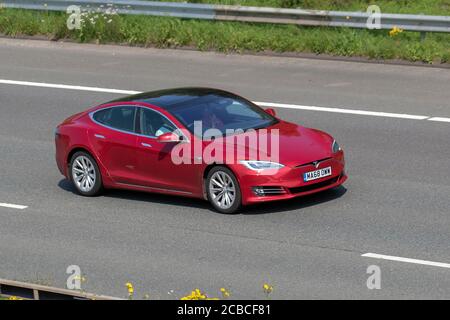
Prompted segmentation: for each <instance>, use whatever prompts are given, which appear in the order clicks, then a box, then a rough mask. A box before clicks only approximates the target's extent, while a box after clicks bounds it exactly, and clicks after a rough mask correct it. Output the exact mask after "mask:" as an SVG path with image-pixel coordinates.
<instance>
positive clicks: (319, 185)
mask: <svg viewBox="0 0 450 320" xmlns="http://www.w3.org/2000/svg"><path fill="white" fill-rule="evenodd" d="M339 178H340V176H339V177H335V178H331V179H328V180H325V181H322V182H318V183H314V184H310V185H307V186H301V187H295V188H290V189H289V191H290V192H291V193H293V194H295V193H303V192H308V191H313V190H316V189H320V188H325V187H326V186H330V185H332V184H335V183H336V182H338V180H339Z"/></svg>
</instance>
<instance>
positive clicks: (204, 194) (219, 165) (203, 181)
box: [202, 162, 241, 200]
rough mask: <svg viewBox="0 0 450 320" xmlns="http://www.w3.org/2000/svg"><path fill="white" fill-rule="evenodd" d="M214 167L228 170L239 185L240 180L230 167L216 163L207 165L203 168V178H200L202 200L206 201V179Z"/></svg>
mask: <svg viewBox="0 0 450 320" xmlns="http://www.w3.org/2000/svg"><path fill="white" fill-rule="evenodd" d="M215 167H224V168H227V169H228V170H230V171H231V172H232V173H233V174H234V176H235V178H236V180H237V181H238V183H239V184H240V183H241V182H240V180H239V177H238V175H237V174H236V172H235V171H234V170H233V169H232V168H231V167H230V166H228V165H226V164H224V163H216V162H213V163H211V164H208V165H207V166H206V167H205V169H204V170H203V177H202V188H203V198H204V199H205V200H208V195H207V193H206V178H207V177H208V174H209V172H210V171H211V170H212V169H213V168H215Z"/></svg>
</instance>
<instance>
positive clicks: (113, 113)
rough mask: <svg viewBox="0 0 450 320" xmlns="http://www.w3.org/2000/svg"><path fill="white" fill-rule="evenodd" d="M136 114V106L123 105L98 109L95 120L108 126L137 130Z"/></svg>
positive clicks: (94, 116)
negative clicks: (135, 128)
mask: <svg viewBox="0 0 450 320" xmlns="http://www.w3.org/2000/svg"><path fill="white" fill-rule="evenodd" d="M135 116H136V108H135V107H131V106H123V107H113V108H108V109H104V110H100V111H97V112H96V113H94V115H93V118H94V120H95V121H97V122H99V123H101V124H104V125H106V126H108V127H111V128H114V129H118V130H123V131H127V132H135V130H134V121H135Z"/></svg>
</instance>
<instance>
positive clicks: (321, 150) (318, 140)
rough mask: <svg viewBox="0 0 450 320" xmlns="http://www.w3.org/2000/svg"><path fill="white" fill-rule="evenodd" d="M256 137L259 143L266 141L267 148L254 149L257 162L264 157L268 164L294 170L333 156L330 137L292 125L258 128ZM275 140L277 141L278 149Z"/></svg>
mask: <svg viewBox="0 0 450 320" xmlns="http://www.w3.org/2000/svg"><path fill="white" fill-rule="evenodd" d="M258 137H259V141H261V140H262V141H267V142H268V144H267V147H266V148H265V147H261V144H260V145H259V147H257V148H256V149H257V150H259V151H260V156H258V159H259V160H265V159H264V157H267V158H270V159H271V161H276V162H279V163H281V164H283V165H285V166H289V167H295V166H299V165H303V164H307V163H310V162H313V161H316V160H322V159H325V158H329V157H331V156H332V144H333V137H331V136H330V135H329V134H327V133H325V132H323V131H320V130H317V129H310V128H305V127H302V126H299V125H296V124H294V123H290V122H286V121H280V122H278V123H277V124H275V125H273V126H271V127H269V128H266V129H259V130H258ZM238 140H239V139H238ZM276 141H278V142H279V143H278V148H277V146H276ZM239 145H240V146H241V147H242V146H243V147H244V148H245V149H246V151H247V152H250V151H251V150H252V151H253V152H254V151H256V149H255V148H254V147H255V146H248V145H249V143H248V142H247V143H244V145H243V144H242V143H240V144H239V143H238V146H239ZM252 147H253V148H252ZM250 153H251V152H250ZM254 154H255V153H254ZM277 154H278V157H277ZM247 159H248V156H247Z"/></svg>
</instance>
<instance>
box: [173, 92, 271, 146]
mask: <svg viewBox="0 0 450 320" xmlns="http://www.w3.org/2000/svg"><path fill="white" fill-rule="evenodd" d="M169 110H170V112H171V113H172V114H173V115H174V116H175V117H176V118H177V119H178V120H179V121H180V122H181V123H183V124H184V125H185V126H186V128H187V129H188V130H189V131H190V132H191V133H194V131H195V133H198V132H199V131H198V130H199V129H198V128H196V129H195V130H194V122H196V121H201V126H202V128H201V130H202V136H203V137H204V138H209V135H208V133H207V132H206V131H207V130H209V129H217V130H219V131H220V132H221V133H222V135H226V134H227V133H228V132H227V131H228V130H238V129H241V130H244V131H246V130H249V129H260V128H265V127H268V126H270V125H272V124H274V123H275V122H277V120H276V118H274V117H272V116H271V115H269V114H267V113H266V112H264V110H262V109H261V108H259V107H257V106H255V105H253V104H252V103H250V102H248V101H245V100H244V99H241V98H238V97H230V96H227V95H219V94H215V93H210V94H206V95H202V96H196V97H191V99H183V101H182V102H179V103H176V104H173V105H172V106H171V107H170V109H169ZM205 132H206V134H205ZM210 132H211V131H210ZM216 132H217V131H216Z"/></svg>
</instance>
